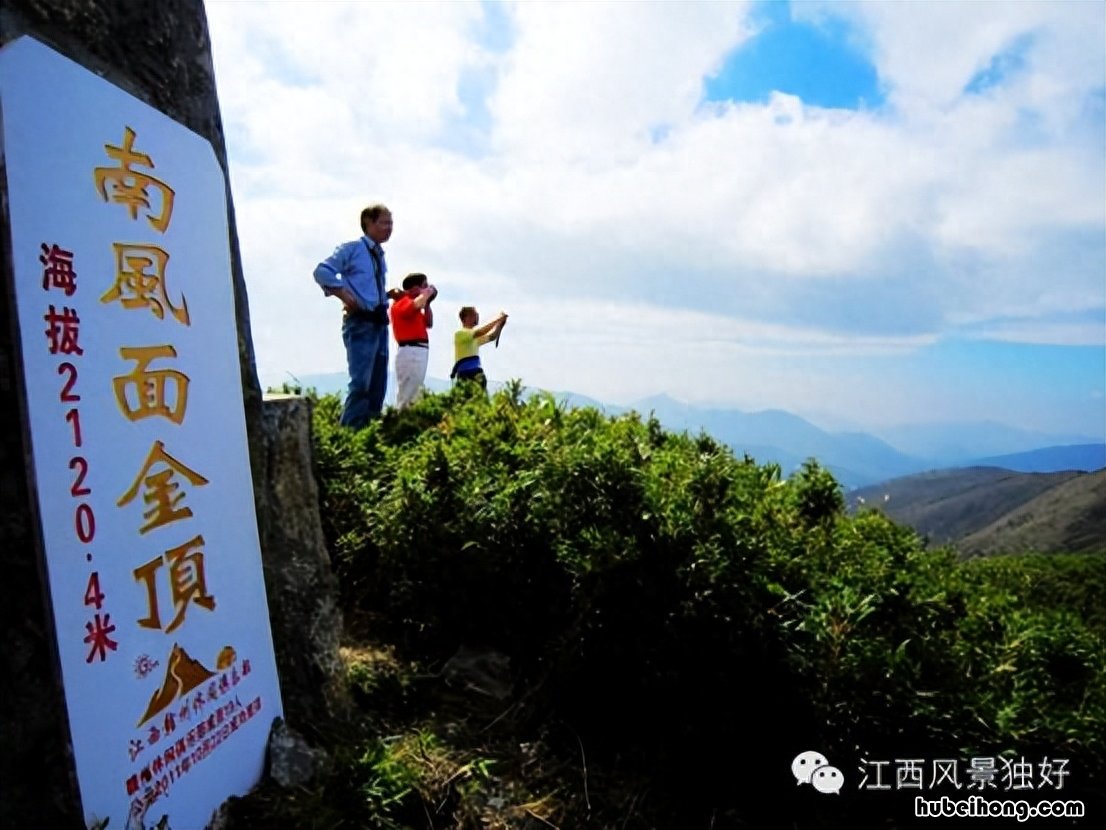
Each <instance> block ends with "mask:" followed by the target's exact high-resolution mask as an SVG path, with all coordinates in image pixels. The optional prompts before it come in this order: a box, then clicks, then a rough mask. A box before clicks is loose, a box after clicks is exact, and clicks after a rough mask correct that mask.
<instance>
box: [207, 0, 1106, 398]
mask: <svg viewBox="0 0 1106 830" xmlns="http://www.w3.org/2000/svg"><path fill="white" fill-rule="evenodd" d="M207 8H208V16H209V23H210V27H211V33H212V39H213V43H214V50H215V57H216V72H217V81H218V85H219V94H220V100H221V105H222V111H223V118H224V122H225V124H226V130H227V142H228V147H229V150H230V158H231V174H232V186H233V192H234V197H235V203H236V208H237V212H238V220H239V238H240V241H241V245H242V250H243V259H244V266H245V271H246V276H247V287H248V289H249V292H250V302H251V314H252V320H253V327H254V338H255V349H256V351H257V356H258V363H259V366H260V367H261V368H262V371H263V372H264V371H269V372H280V371H284V370H290V371H292V372H294V373H296V374H304V373H309V372H311V371H316V370H321V369H324V368H326V369H332V368H341V367H342V366H343V365H344V356H343V353H342V350H341V344H340V342H339V337H338V334H337V316H338V308H337V304H336V303H333V302H328V301H326V300H324V299H323V297H322V296H321V293H320V292H319V291H318V289H317V288H316V286H315V285H314V283H313V281H312V280H311V277H310V272H311V270H312V268H313V267H314V265H315V263H316V262H318V261H319V259H321V258H322V257H324V256H325V255H326V254H328V253H329V252H330V250H331V249H332V248H333V246H334V245H335V244H336V243H338V242H339V241H342V240H344V239H347V238H350V237H352V236H354V235H355V234H356V232H357V231H356V219H357V214H358V212H359V210H360V208H361V207H363V206H364V204H366V203H368V202H369V201H375V200H383V201H385V202H387V203H388V204H389V206H390V207H392V209H393V211H394V212H395V215H396V231H395V234H394V236H393V239H392V241H391V243H390V244H389V246H388V251H389V253H388V258H389V263H390V269H391V272H392V274H393V275H397V276H398V275H401V274H402V273H405V272H407V271H410V270H421V271H425V272H427V273H429V274H430V275H431V277H432V279H434V281H435V282H437V284H438V285H439V287H440V288H441V290H442V298H441V300H440V301H439V303H438V305H439V306H440V310H439V325H438V330H437V331H436V333H435V334H436V338H441V340H442V342H443V343H444V342H445V341H446V340H447V339H448V337H447V335H448V332H449V331H451V330H452V327H453V325H454V314H453V312H454V311H455V307H456V306H459V305H460V304H462V303H475V304H477V305H479V306H482V307H484V308H485V309H486V310H488V311H490V310H492V309H493V307H497V306H500V305H503V306H506V307H508V309H509V310H511V311H512V325H511V327H510V328H509V329H508V335H506V336H507V337H509V338H510V342H511V348H506V345H507V344H506V342H505V344H504V348H503V349H501V350H499V352H497V353H496V355H495V360H496V362H497V363H498V366H497V367H496V370H497V372H498V373H499V374H500V376H522V377H523V378H524V379H525V380H526V381H527V382H528V383H532V384H540V385H549V386H553V387H557V388H573V389H577V390H579V391H581V392H589V391H590V392H591V393H593V394H597V395H598V394H599V393H601V392H603V390H604V389H608V388H609V389H613V387H615V386H620V387H624V394H625V395H627V396H632V395H634V394H639V395H643V394H648V393H651V392H653V391H657V390H658V389H661V388H663V389H667V390H669V391H670V392H673V393H674V394H675V392H676V390H678V389H683V390H685V392H686V393H687V394H685V397H688V398H690V397H696V395H693V394H691V393H692V392H694V390H696V389H710V390H712V393H711V394H710V395H708V397H712V398H714V399H718V397H719V395H721V394H723V393H724V392H725V390H726V389H729V390H730V394H731V396H737V395H739V394H741V390H742V389H744V390H746V391H747V390H748V389H749V388H750V386H753V387H758V388H761V389H762V390H763V392H764V394H765V395H771V394H775V395H778V396H782V397H786V398H787V399H788V400H792V399H794V398H797V397H802V396H803V395H804V394H806V395H813V394H814V393H813V392H810V391H807V392H804V391H803V389H804V388H807V387H803V385H802V384H801V383H799V380H798V379H799V377H800V376H801V371H800V370H796V372H786V371H782V370H780V371H778V372H777V377H780V378H785V379H786V383H791V384H793V386H791V387H786V388H785V386H786V383H783V382H781V383H775V382H769V381H767V380H765V379H763V378H757V377H754V376H752V375H751V374H748V373H745V372H743V371H741V372H739V371H734V370H733V368H732V367H733V366H735V365H756V361H755V360H752V359H750V358H751V356H753V355H757V356H762V357H763V358H764V359H765V360H771V361H776V362H775V363H774V364H773V365H774V366H775V367H776V368H777V369H780V367H781V366H782V365H783V364H782V363H780V362H779V360H782V359H783V357H785V356H791V357H793V358H796V359H798V358H797V356H801V355H804V354H821V353H823V352H825V351H827V350H829V351H831V352H839V353H842V354H845V353H850V354H851V353H863V354H870V353H873V352H880V353H885V354H891V355H893V354H897V353H900V352H901V351H902V350H904V349H916V348H921V347H924V346H925V345H926V344H929V343H933V342H936V341H938V340H940V339H941V338H942V337H945V336H947V335H950V334H955V333H956V331H957V329H958V327H962V326H966V327H968V328H970V329H971V330H972V331H974V332H980V331H989V332H991V335H992V336H994V337H995V338H997V339H1004V340H1005V339H1011V340H1018V339H1023V338H1024V339H1028V340H1030V341H1033V340H1034V338H1037V341H1036V342H1048V343H1053V342H1079V343H1087V342H1091V343H1095V344H1099V343H1101V342H1102V339H1103V336H1104V333H1103V332H1101V331H1099V332H1097V333H1096V332H1095V330H1094V326H1093V325H1089V324H1087V323H1086V322H1081V323H1072V322H1071V320H1072V317H1071V315H1072V314H1078V313H1083V312H1088V311H1090V312H1095V311H1100V310H1101V309H1102V307H1103V305H1104V301H1106V297H1104V294H1106V291H1104V288H1103V281H1102V277H1103V269H1104V265H1103V256H1104V247H1106V240H1104V237H1106V203H1104V202H1106V199H1104V197H1106V193H1104V186H1103V181H1104V175H1106V174H1104V165H1103V155H1104V149H1106V148H1104V146H1103V145H1104V142H1103V129H1102V128H1103V123H1102V122H1103V115H1102V97H1101V95H1102V93H1101V89H1102V86H1103V77H1102V67H1103V62H1104V60H1106V58H1104V52H1106V47H1104V46H1103V43H1104V40H1106V33H1104V23H1103V21H1104V17H1106V15H1104V13H1103V10H1102V7H1101V6H1100V5H1098V4H1067V3H1064V4H1056V3H1040V4H1037V3H1011V4H1007V3H944V4H937V3H926V4H922V3H863V4H840V3H832V4H828V5H825V6H816V5H814V4H807V3H801V4H795V5H793V6H792V11H793V13H794V14H796V15H799V16H803V15H805V16H808V17H809V18H810V19H813V20H817V19H819V16H825V15H833V16H837V17H847V18H848V19H849V21H850V24H851V25H852V26H853V27H854V33H855V35H856V36H857V37H858V38H860V39H862V40H863V42H864V43H865V44H866V48H868V49H870V50H871V55H872V58H873V60H874V61H875V62H876V68H877V70H878V73H879V77H880V80H881V82H882V83H883V84H884V85H885V86H886V88H887V90H888V104H887V105H886V106H885V107H881V108H879V109H877V110H866V111H865V110H862V111H846V110H829V109H821V108H817V107H812V106H809V105H806V104H804V103H803V102H802V101H800V100H799V99H797V98H794V97H792V96H786V95H779V94H777V95H775V96H773V97H772V98H771V99H770V100H769V101H768V102H767V103H766V104H748V103H746V104H732V105H724V104H704V103H703V102H702V100H701V97H702V89H703V81H704V78H706V77H709V76H710V75H711V74H713V73H715V72H717V71H718V69H719V67H721V66H722V63H723V60H724V58H725V56H726V55H727V53H728V52H729V51H730V50H732V49H734V48H736V47H738V46H739V45H740V44H741V43H743V42H744V41H745V40H746V39H747V38H748V37H750V35H751V33H752V29H751V26H750V23H749V21H748V20H747V19H746V14H747V11H748V7H747V6H746V5H745V4H738V3H691V4H688V3H636V4H627V3H614V2H610V3H603V2H589V3H537V2H534V3H520V4H512V5H507V6H499V7H496V8H497V11H499V12H503V13H505V14H504V16H505V20H506V23H507V26H508V28H509V32H508V35H509V36H508V38H507V40H508V42H507V43H506V45H505V48H502V47H500V46H496V47H495V48H492V47H491V46H489V45H487V44H486V43H485V42H483V41H484V40H486V39H482V37H481V36H480V34H479V30H480V27H481V25H482V20H483V15H484V14H485V10H484V9H483V7H482V6H481V5H480V4H476V3H444V2H443V3H418V4H407V3H372V4H359V3H297V2H276V3H263V2H224V1H223V0H208V4H207ZM1019 44H1020V45H1019ZM1026 44H1028V45H1026ZM1015 45H1017V46H1018V48H1019V49H1021V50H1022V51H1021V52H1020V53H1019V54H1021V55H1022V60H1023V64H1022V66H1021V67H1020V68H1015V70H1013V71H1011V72H1009V73H1008V74H1007V75H1006V76H1004V77H1002V78H1000V79H998V81H997V82H996V83H995V84H993V85H992V86H990V87H988V88H986V89H984V90H982V91H981V92H979V93H977V94H968V95H965V94H964V88H965V86H966V85H967V84H968V83H969V81H971V79H972V78H973V77H975V76H976V75H977V74H978V73H980V72H981V71H983V70H985V69H987V67H988V66H990V65H991V62H992V61H993V59H994V58H995V56H996V55H998V54H1000V53H1003V52H1004V51H1006V50H1009V49H1011V48H1013V47H1014V46H1015ZM474 72H475V73H479V74H480V77H481V78H483V79H484V80H485V84H484V87H483V88H484V91H485V92H486V94H487V98H486V100H485V101H484V102H483V103H484V105H485V108H486V113H487V117H488V118H490V120H489V121H486V122H480V123H477V121H474V120H473V119H472V113H471V112H470V111H468V110H466V103H467V104H470V105H471V104H472V101H468V102H465V101H462V100H461V97H460V93H459V88H460V86H461V84H462V82H463V81H464V79H465V78H468V77H471V76H472V73H474ZM470 94H471V93H470ZM1096 94H1097V97H1096ZM454 139H457V140H456V141H455V140H454ZM449 148H461V149H449ZM1065 315H1066V316H1065ZM1015 319H1016V320H1018V321H1019V322H1018V323H1017V325H1016V326H1015V325H1013V324H1011V323H1009V321H1010V320H1015ZM1080 319H1083V318H1080ZM673 338H675V339H673ZM552 344H556V345H552ZM689 350H690V351H689ZM433 352H434V354H433V357H432V360H433V361H438V362H439V363H441V364H443V365H445V369H446V371H445V372H444V374H448V362H449V360H450V356H449V354H448V349H447V347H445V346H444V345H443V346H442V347H440V348H437V349H434V350H433ZM643 364H644V365H645V366H647V367H649V368H648V371H641V369H640V367H641V366H642V365H643ZM436 368H437V373H438V374H439V375H440V374H443V373H442V372H441V371H440V369H441V367H440V366H437V364H435V363H432V366H431V372H432V373H435V371H436ZM829 383H830V382H829V381H827V385H828V384H829ZM808 386H809V385H808ZM769 387H771V388H769ZM788 390H790V391H788ZM612 394H613V393H612ZM702 396H703V395H702V394H701V393H700V394H699V395H698V397H702ZM858 398H859V394H858ZM779 405H783V402H782V401H781V402H780V404H779Z"/></svg>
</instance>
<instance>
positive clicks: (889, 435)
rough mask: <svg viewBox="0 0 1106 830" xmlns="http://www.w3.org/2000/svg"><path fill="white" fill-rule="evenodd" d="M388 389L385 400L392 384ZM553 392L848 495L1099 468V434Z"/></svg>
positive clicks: (321, 378)
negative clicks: (852, 422)
mask: <svg viewBox="0 0 1106 830" xmlns="http://www.w3.org/2000/svg"><path fill="white" fill-rule="evenodd" d="M294 380H295V381H297V382H298V385H300V386H302V387H304V388H314V389H315V390H316V391H318V392H319V393H320V394H328V393H331V392H342V391H343V390H344V389H345V386H346V382H347V378H346V375H345V374H344V373H332V374H325V375H308V376H304V377H302V378H296V379H294ZM492 386H493V387H494V386H495V384H494V383H493V384H492ZM427 387H428V388H429V389H431V390H433V391H444V390H445V389H448V388H449V381H447V380H441V379H438V378H427ZM388 388H389V402H390V401H391V399H392V396H393V395H394V389H395V382H394V379H392V380H390V382H389V387H388ZM553 394H554V395H555V396H556V397H557V398H558V399H561V400H564V401H565V402H566V404H568V405H569V406H594V407H596V408H598V409H601V410H603V411H605V412H606V413H608V414H611V415H617V414H620V413H622V412H626V411H629V410H631V409H633V410H637V411H638V412H640V413H641V414H642V415H644V416H649V415H650V414H652V415H654V416H655V417H656V418H657V420H659V421H660V422H661V423H662V424H663V425H664V426H665V427H667V428H669V429H672V430H677V431H683V430H687V431H689V432H691V433H697V432H699V431H701V430H703V431H706V432H707V433H709V434H710V435H712V436H714V438H716V439H717V440H719V441H722V442H724V443H726V444H728V445H729V446H730V447H732V448H733V450H734V452H736V453H738V454H739V455H740V454H747V455H749V456H751V457H752V458H755V459H756V460H757V461H758V462H760V463H770V462H772V463H776V464H779V465H780V468H781V469H782V470H783V472H784V474H790V473H791V472H793V471H794V470H796V469H798V468H799V467H800V466H801V465H802V463H803V462H804V461H805V460H806V459H808V458H816V459H817V460H818V462H819V463H820V464H822V466H824V467H826V468H827V469H829V470H830V471H831V472H832V473H833V474H834V476H835V477H836V478H837V480H838V481H840V482H841V483H842V485H843V486H844V487H845V488H846V489H847V490H853V489H856V488H860V487H866V486H869V485H873V484H876V483H878V482H883V481H888V480H890V479H896V478H901V477H903V476H908V475H912V474H914V473H921V472H925V471H928V470H937V469H943V468H950V467H956V468H960V467H1000V468H1004V469H1006V470H1012V471H1015V472H1026V473H1030V472H1035V473H1050V472H1059V471H1083V472H1091V471H1094V470H1099V469H1102V468H1103V467H1106V436H1088V435H1060V434H1049V433H1043V432H1033V431H1029V430H1023V429H1018V428H1015V427H1010V426H1007V425H1005V424H998V423H991V422H971V423H947V424H916V425H905V426H899V427H894V428H888V429H881V430H879V434H878V435H877V434H873V433H867V432H829V431H826V430H823V429H821V428H820V427H817V426H815V425H814V424H812V423H811V422H810V421H807V420H805V419H804V418H801V417H799V416H798V415H795V414H793V413H790V412H785V411H782V410H764V411H761V412H743V411H741V410H737V409H719V408H710V407H697V406H691V405H690V404H685V403H682V402H680V401H677V400H674V399H672V398H670V397H668V396H667V395H657V396H654V397H650V398H645V399H643V400H640V401H637V402H635V403H633V404H631V405H630V406H616V405H612V404H607V403H603V402H602V401H598V400H595V399H593V398H588V397H586V396H583V395H578V394H576V393H573V392H554V393H553Z"/></svg>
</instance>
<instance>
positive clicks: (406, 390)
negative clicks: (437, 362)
mask: <svg viewBox="0 0 1106 830" xmlns="http://www.w3.org/2000/svg"><path fill="white" fill-rule="evenodd" d="M429 360H430V349H424V348H423V347H422V346H400V347H399V348H398V349H396V384H397V388H396V409H406V408H407V407H409V406H410V405H411V404H413V403H414V402H415V401H417V400H418V399H419V395H421V394H422V382H423V381H424V380H425V379H426V364H427V362H428V361H429Z"/></svg>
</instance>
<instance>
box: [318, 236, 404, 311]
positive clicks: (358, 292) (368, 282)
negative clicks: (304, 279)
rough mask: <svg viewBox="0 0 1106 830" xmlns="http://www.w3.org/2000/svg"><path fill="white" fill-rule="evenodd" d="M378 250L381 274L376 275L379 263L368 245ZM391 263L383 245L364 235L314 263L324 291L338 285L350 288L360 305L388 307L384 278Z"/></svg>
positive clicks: (366, 307)
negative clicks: (388, 261) (387, 260)
mask: <svg viewBox="0 0 1106 830" xmlns="http://www.w3.org/2000/svg"><path fill="white" fill-rule="evenodd" d="M369 245H371V246H373V247H374V248H376V250H377V254H378V256H379V257H380V266H381V272H380V278H379V279H377V274H376V265H375V263H374V262H373V257H372V255H371V254H370V253H369V248H368V246H369ZM387 274H388V263H387V262H386V261H385V260H384V249H383V248H381V247H380V246H379V245H377V244H376V243H375V242H373V241H372V240H371V239H369V238H368V237H367V236H362V237H361V238H360V239H355V240H353V241H352V242H343V243H342V244H341V245H339V246H338V247H337V248H335V249H334V253H332V254H331V255H330V256H328V257H327V258H326V259H324V260H323V261H322V262H320V263H319V264H318V265H317V266H316V267H315V282H317V283H318V284H319V285H320V286H322V289H323V291H324V292H325V293H327V294H330V293H332V292H333V291H334V289H337V288H348V289H350V290H351V291H352V292H353V294H354V296H355V297H357V301H358V303H360V305H361V308H364V309H368V310H371V309H374V308H387V307H388V294H387V292H386V290H385V287H384V286H385V280H386V278H387Z"/></svg>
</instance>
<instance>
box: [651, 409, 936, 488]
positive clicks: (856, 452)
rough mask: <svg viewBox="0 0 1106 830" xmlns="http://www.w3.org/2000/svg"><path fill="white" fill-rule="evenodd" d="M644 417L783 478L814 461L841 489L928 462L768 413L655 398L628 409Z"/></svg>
mask: <svg viewBox="0 0 1106 830" xmlns="http://www.w3.org/2000/svg"><path fill="white" fill-rule="evenodd" d="M633 408H635V409H637V410H638V411H639V412H642V413H643V414H648V413H649V412H653V413H655V414H656V417H657V418H658V420H660V421H661V423H663V424H664V425H665V426H667V427H669V428H671V429H686V430H688V431H690V432H698V431H699V430H700V429H703V430H706V432H708V433H710V434H711V435H713V436H714V437H715V438H717V439H718V440H720V441H723V442H724V443H726V444H728V445H729V446H731V447H732V448H733V449H734V451H735V452H737V453H738V454H739V455H740V454H743V453H747V454H748V455H750V456H751V457H753V458H755V459H756V460H757V461H759V462H761V463H768V462H774V463H777V464H779V465H780V467H781V468H782V469H783V471H784V473H786V474H789V473H791V472H793V471H794V470H795V469H797V468H798V467H799V466H800V465H801V464H802V463H803V461H805V460H806V459H808V458H816V459H818V461H819V463H820V464H822V465H823V466H824V467H826V468H828V469H829V470H830V471H831V472H833V474H834V475H835V476H836V477H837V479H838V480H839V481H840V482H841V483H842V484H843V485H845V486H846V487H849V488H851V487H860V486H862V485H864V484H871V483H873V482H876V481H881V480H883V479H886V478H892V477H894V476H899V475H906V474H908V473H912V472H917V471H918V470H924V469H926V467H927V466H929V463H928V461H926V460H924V459H919V458H911V457H910V456H908V455H906V454H904V453H901V452H899V451H898V450H897V449H895V448H894V447H892V446H890V445H889V444H887V443H886V442H884V441H881V440H880V439H878V438H876V437H874V436H872V435H869V434H867V433H861V432H842V433H830V432H826V431H825V430H823V429H820V428H819V427H816V426H815V425H814V424H812V423H810V422H809V421H807V420H805V419H804V418H800V417H799V416H798V415H795V414H793V413H790V412H785V411H783V410H778V409H769V410H764V411H761V412H742V411H740V410H736V409H699V408H696V407H692V406H689V405H688V404H684V403H681V402H679V401H674V400H672V399H671V398H669V397H667V396H665V395H659V396H655V397H651V398H646V399H644V400H641V401H638V402H637V403H635V404H634V405H633Z"/></svg>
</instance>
